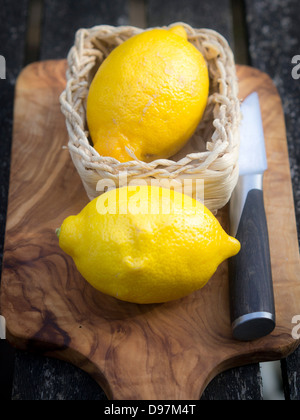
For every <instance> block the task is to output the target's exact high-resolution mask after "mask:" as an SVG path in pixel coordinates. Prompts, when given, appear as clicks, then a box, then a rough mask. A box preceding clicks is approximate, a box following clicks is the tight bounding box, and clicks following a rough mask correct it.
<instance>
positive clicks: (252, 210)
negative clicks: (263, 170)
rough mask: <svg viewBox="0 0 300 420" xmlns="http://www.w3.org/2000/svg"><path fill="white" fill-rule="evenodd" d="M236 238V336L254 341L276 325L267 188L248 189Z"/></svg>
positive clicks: (232, 269) (232, 278) (232, 264)
mask: <svg viewBox="0 0 300 420" xmlns="http://www.w3.org/2000/svg"><path fill="white" fill-rule="evenodd" d="M236 238H237V239H238V240H239V241H240V243H241V250H240V252H239V253H238V254H237V255H236V256H234V257H232V258H230V259H229V288H230V305H231V308H230V309H231V323H232V333H233V337H234V338H235V339H237V340H241V341H251V340H255V339H257V338H260V337H263V336H265V335H268V334H270V333H271V332H272V331H273V329H274V328H275V305H274V293H273V282H272V270H271V261H270V249H269V237H268V228H267V220H266V214H265V207H264V200H263V191H262V190H260V189H252V190H250V191H249V192H248V194H247V198H246V201H245V205H244V208H243V211H242V215H241V218H240V222H239V225H238V230H237V234H236Z"/></svg>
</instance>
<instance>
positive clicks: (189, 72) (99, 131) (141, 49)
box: [86, 25, 209, 162]
mask: <svg viewBox="0 0 300 420" xmlns="http://www.w3.org/2000/svg"><path fill="white" fill-rule="evenodd" d="M208 90H209V76H208V69H207V65H206V62H205V59H204V57H203V55H202V54H201V53H200V51H199V50H198V49H197V48H196V47H195V46H194V45H192V44H191V43H190V42H189V41H188V40H187V34H186V32H185V29H184V28H183V27H182V26H180V25H177V26H174V27H173V28H171V29H170V30H166V29H151V30H147V31H144V32H142V33H140V34H138V35H135V36H133V37H132V38H129V39H128V40H126V41H125V42H124V43H122V44H120V45H119V46H118V47H116V48H115V49H114V50H113V51H112V52H111V53H110V54H109V55H108V57H107V58H106V59H105V60H104V61H103V63H102V64H101V66H100V67H99V69H98V71H97V73H96V75H95V77H94V79H93V81H92V83H91V86H90V89H89V94H88V99H87V112H86V116H87V123H88V128H89V132H90V136H91V139H92V142H93V145H94V148H95V149H96V150H97V151H98V152H99V154H100V155H102V156H111V157H114V158H116V159H118V160H119V161H120V162H126V161H129V160H133V159H132V157H131V156H130V155H129V154H128V152H127V150H126V148H128V149H129V150H130V151H132V152H133V153H134V154H135V156H136V157H137V158H138V159H140V160H143V161H145V162H151V161H152V160H154V159H158V158H169V157H170V156H172V155H174V154H175V153H177V152H178V151H179V150H180V149H181V148H182V147H183V146H184V144H185V143H186V142H187V140H188V139H189V138H190V137H191V136H192V134H193V133H194V131H195V129H196V127H197V125H198V124H199V122H200V120H201V117H202V115H203V112H204V109H205V107H206V103H207V98H208Z"/></svg>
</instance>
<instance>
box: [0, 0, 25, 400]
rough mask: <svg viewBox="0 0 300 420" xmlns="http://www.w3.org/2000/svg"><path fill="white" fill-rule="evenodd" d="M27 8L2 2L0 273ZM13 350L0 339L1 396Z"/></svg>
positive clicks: (7, 386)
mask: <svg viewBox="0 0 300 420" xmlns="http://www.w3.org/2000/svg"><path fill="white" fill-rule="evenodd" d="M27 11H28V0H20V1H18V2H11V1H10V0H2V1H1V5H0V22H1V29H0V55H2V56H3V57H4V58H5V64H6V79H1V80H0V127H1V130H0V155H1V159H0V276H1V269H2V259H3V243H4V233H5V221H6V209H7V197H8V187H9V169H10V154H11V139H12V122H13V100H14V88H15V81H16V78H17V76H18V74H19V72H20V71H21V69H22V67H23V63H24V46H25V34H26V20H27ZM0 313H1V312H0ZM14 353H15V352H14V350H13V349H12V348H11V346H10V345H9V343H8V342H6V341H5V340H0V358H1V359H0V395H1V397H2V399H9V398H10V395H11V386H12V381H13V373H14ZM1 397H0V400H1Z"/></svg>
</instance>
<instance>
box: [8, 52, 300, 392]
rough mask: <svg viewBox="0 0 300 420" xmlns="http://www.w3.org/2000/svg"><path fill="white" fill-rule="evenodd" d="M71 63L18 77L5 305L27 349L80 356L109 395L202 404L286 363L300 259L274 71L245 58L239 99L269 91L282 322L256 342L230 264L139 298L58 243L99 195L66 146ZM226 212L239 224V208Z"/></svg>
mask: <svg viewBox="0 0 300 420" xmlns="http://www.w3.org/2000/svg"><path fill="white" fill-rule="evenodd" d="M65 69H66V61H65V60H59V61H45V62H38V63H33V64H31V65H30V66H28V67H26V68H25V69H24V70H23V71H22V73H21V74H20V76H19V78H18V81H17V85H16V96H15V108H14V127H13V144H12V161H11V174H10V189H9V204H8V214H7V225H6V237H5V250H4V266H3V275H2V284H1V311H2V314H3V315H4V316H5V318H6V325H7V338H8V339H9V341H10V342H11V343H12V344H13V345H14V346H16V347H18V348H21V349H26V350H33V351H39V352H42V353H43V354H45V355H48V356H53V357H57V358H60V359H63V360H66V361H68V362H71V363H73V364H74V365H76V366H78V367H79V368H81V369H83V370H85V371H86V372H88V373H89V374H90V375H92V377H93V378H94V379H95V380H96V381H97V382H98V383H99V384H100V385H101V387H102V388H103V390H104V391H105V392H106V394H107V396H108V398H110V399H115V400H121V399H136V400H137V399H142V400H147V399H148V400H149V399H160V400H171V399H172V400H180V399H183V400H184V399H188V400H196V399H199V398H200V397H201V395H202V392H203V390H204V389H205V387H206V385H207V384H208V382H209V381H210V380H211V379H212V378H213V377H214V376H216V375H217V374H218V373H219V372H221V371H223V370H225V369H227V368H230V367H234V366H238V365H243V364H247V363H252V362H259V361H266V360H274V359H280V358H282V357H285V356H287V355H288V354H289V353H291V352H292V351H293V350H294V349H295V348H296V347H297V346H298V345H299V340H297V339H295V338H293V337H292V329H293V327H295V325H294V324H293V323H292V318H293V317H294V316H295V315H297V314H300V269H299V268H300V267H299V250H298V240H297V231H296V223H295V215H294V203H293V194H292V187H291V177H290V169H289V160H288V151H287V143H286V134H285V123H284V115H283V111H282V106H281V100H280V98H279V96H278V93H277V90H276V88H275V86H274V85H273V83H272V81H271V79H270V78H269V77H268V76H267V75H266V74H265V73H262V72H260V71H258V70H256V69H254V68H251V67H247V66H237V72H238V78H239V87H240V98H241V99H243V98H245V97H246V96H247V95H248V94H249V93H251V92H252V91H257V92H258V94H259V99H260V104H261V110H262V117H263V125H264V132H265V139H266V148H267V157H268V170H267V171H266V173H265V178H264V199H265V206H266V213H267V222H268V229H269V237H270V249H271V262H272V273H273V281H274V293H275V304H276V315H277V327H276V329H275V330H274V331H273V333H272V334H271V335H269V336H268V337H264V338H262V339H259V340H256V341H254V342H246V343H245V342H238V341H235V340H233V339H232V336H231V329H230V317H229V297H228V296H229V290H228V272H227V262H224V263H223V264H222V265H221V266H220V267H219V268H218V270H217V272H216V274H215V275H214V276H213V277H212V279H211V280H210V281H209V282H208V284H207V285H206V286H205V287H204V288H203V289H202V290H199V291H197V292H195V293H192V294H191V295H189V296H187V297H185V298H183V299H180V300H177V301H173V302H169V303H165V304H153V305H137V304H131V303H126V302H121V301H118V300H117V299H115V298H112V297H108V296H105V295H103V294H101V293H100V292H97V291H96V290H94V289H93V288H92V287H91V286H90V285H89V284H88V283H87V282H86V281H85V280H84V279H83V278H82V277H81V276H80V274H79V273H78V272H77V270H76V268H75V266H74V264H73V262H72V260H71V258H69V257H68V256H67V255H66V254H64V253H63V252H62V251H61V250H60V248H59V247H58V240H57V237H56V235H55V229H56V228H57V227H59V226H60V225H61V223H62V221H63V220H64V218H65V217H67V216H69V215H70V214H75V213H78V212H79V211H80V210H81V209H82V208H83V207H84V206H85V205H86V204H87V202H88V198H87V196H86V193H85V191H84V188H83V186H82V183H81V180H80V178H79V176H78V174H77V172H76V170H75V169H74V167H73V164H72V161H71V158H70V155H69V152H68V149H67V147H66V145H67V141H68V136H67V131H66V127H65V121H64V117H63V115H62V113H61V111H60V104H59V95H60V93H61V91H62V90H63V89H64V86H65V83H66V82H65ZM218 218H219V220H220V222H221V224H222V225H223V227H224V228H225V229H226V230H227V231H228V208H227V206H226V207H225V208H224V209H222V210H221V211H219V213H218Z"/></svg>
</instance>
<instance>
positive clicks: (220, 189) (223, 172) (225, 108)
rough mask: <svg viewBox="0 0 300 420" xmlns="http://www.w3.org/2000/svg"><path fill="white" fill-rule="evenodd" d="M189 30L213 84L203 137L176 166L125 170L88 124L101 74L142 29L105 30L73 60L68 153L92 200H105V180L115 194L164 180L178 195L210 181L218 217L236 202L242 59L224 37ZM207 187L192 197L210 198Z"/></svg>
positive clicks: (85, 39) (79, 42)
mask: <svg viewBox="0 0 300 420" xmlns="http://www.w3.org/2000/svg"><path fill="white" fill-rule="evenodd" d="M176 24H178V23H176ZM181 24H182V25H183V26H184V27H185V29H186V31H187V34H188V39H189V41H190V42H191V43H192V44H194V45H195V46H196V48H198V49H199V50H200V51H201V53H202V54H203V56H204V57H205V59H206V62H207V65H208V70H209V76H210V93H209V98H208V103H207V107H206V110H205V112H204V116H203V118H202V120H201V122H200V124H199V126H198V127H197V130H196V132H195V134H194V135H193V137H192V138H191V139H190V140H189V141H188V143H187V144H186V145H185V146H184V147H183V148H182V149H181V151H180V152H179V153H177V154H176V155H175V156H173V157H172V158H170V159H158V160H155V161H153V162H151V163H145V162H142V161H140V160H138V159H137V158H136V157H135V156H134V155H133V154H132V153H131V156H132V161H130V162H125V163H120V162H119V161H118V160H116V159H114V158H111V157H104V156H100V155H99V153H98V152H97V151H96V150H95V149H94V148H93V147H92V143H91V141H90V140H89V133H88V128H87V123H86V100H87V95H88V90H89V85H90V83H91V81H92V79H93V77H94V75H95V73H96V71H97V69H98V67H99V66H100V64H101V63H102V61H103V60H104V59H105V58H106V57H107V56H108V54H109V53H110V52H111V51H112V50H113V49H114V48H115V47H116V46H118V45H119V44H120V43H122V42H124V41H125V40H126V39H128V38H130V37H131V36H133V35H135V34H138V33H140V32H142V29H139V28H135V27H132V26H119V27H113V26H107V25H101V26H95V27H93V28H90V29H79V30H78V31H77V33H76V37H75V44H74V46H73V47H72V48H71V50H70V52H69V54H68V69H67V74H66V76H67V85H66V88H65V90H64V91H63V92H62V94H61V96H60V103H61V109H62V112H63V114H64V115H65V117H66V126H67V130H68V134H69V142H68V148H69V151H70V154H71V157H72V160H73V162H74V165H75V167H76V169H77V171H78V173H79V176H80V178H81V180H82V182H83V185H84V187H85V190H86V192H87V195H88V197H89V199H93V198H95V197H96V196H99V195H100V194H101V192H102V191H101V190H99V188H97V185H99V184H98V182H99V181H101V180H111V185H108V187H109V188H112V187H121V186H122V185H124V184H125V183H127V184H128V183H130V182H135V184H139V183H145V182H146V183H147V184H149V185H150V183H152V182H153V181H154V180H158V182H159V183H160V185H161V186H163V182H164V180H168V182H170V180H172V185H173V186H175V188H176V185H179V186H182V184H183V182H184V180H187V179H189V180H203V181H204V204H205V205H206V206H207V207H208V208H209V209H210V210H211V211H213V212H216V211H217V210H218V209H220V208H221V207H223V206H224V205H225V204H226V203H227V202H228V201H229V199H230V196H231V193H232V191H233V188H234V187H235V185H236V182H237V178H238V165H237V160H238V150H239V123H240V103H239V100H238V97H237V94H238V83H237V78H236V69H235V63H234V57H233V54H232V51H231V49H230V47H229V46H228V43H227V41H226V40H225V39H224V38H223V37H222V36H221V35H220V34H219V33H217V32H215V31H213V30H209V29H194V28H192V27H191V26H189V25H187V24H184V23H181ZM173 25H175V23H174V24H172V25H170V26H173ZM129 153H130V151H129ZM199 185H201V183H200V184H199ZM199 185H198V186H197V185H196V186H195V185H194V184H193V183H192V184H191V186H190V189H189V190H188V191H186V189H185V190H184V192H185V193H187V194H189V195H192V196H194V198H198V199H199V197H202V196H203V183H202V186H201V187H199ZM197 188H200V189H201V191H200V190H199V191H198V190H197Z"/></svg>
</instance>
